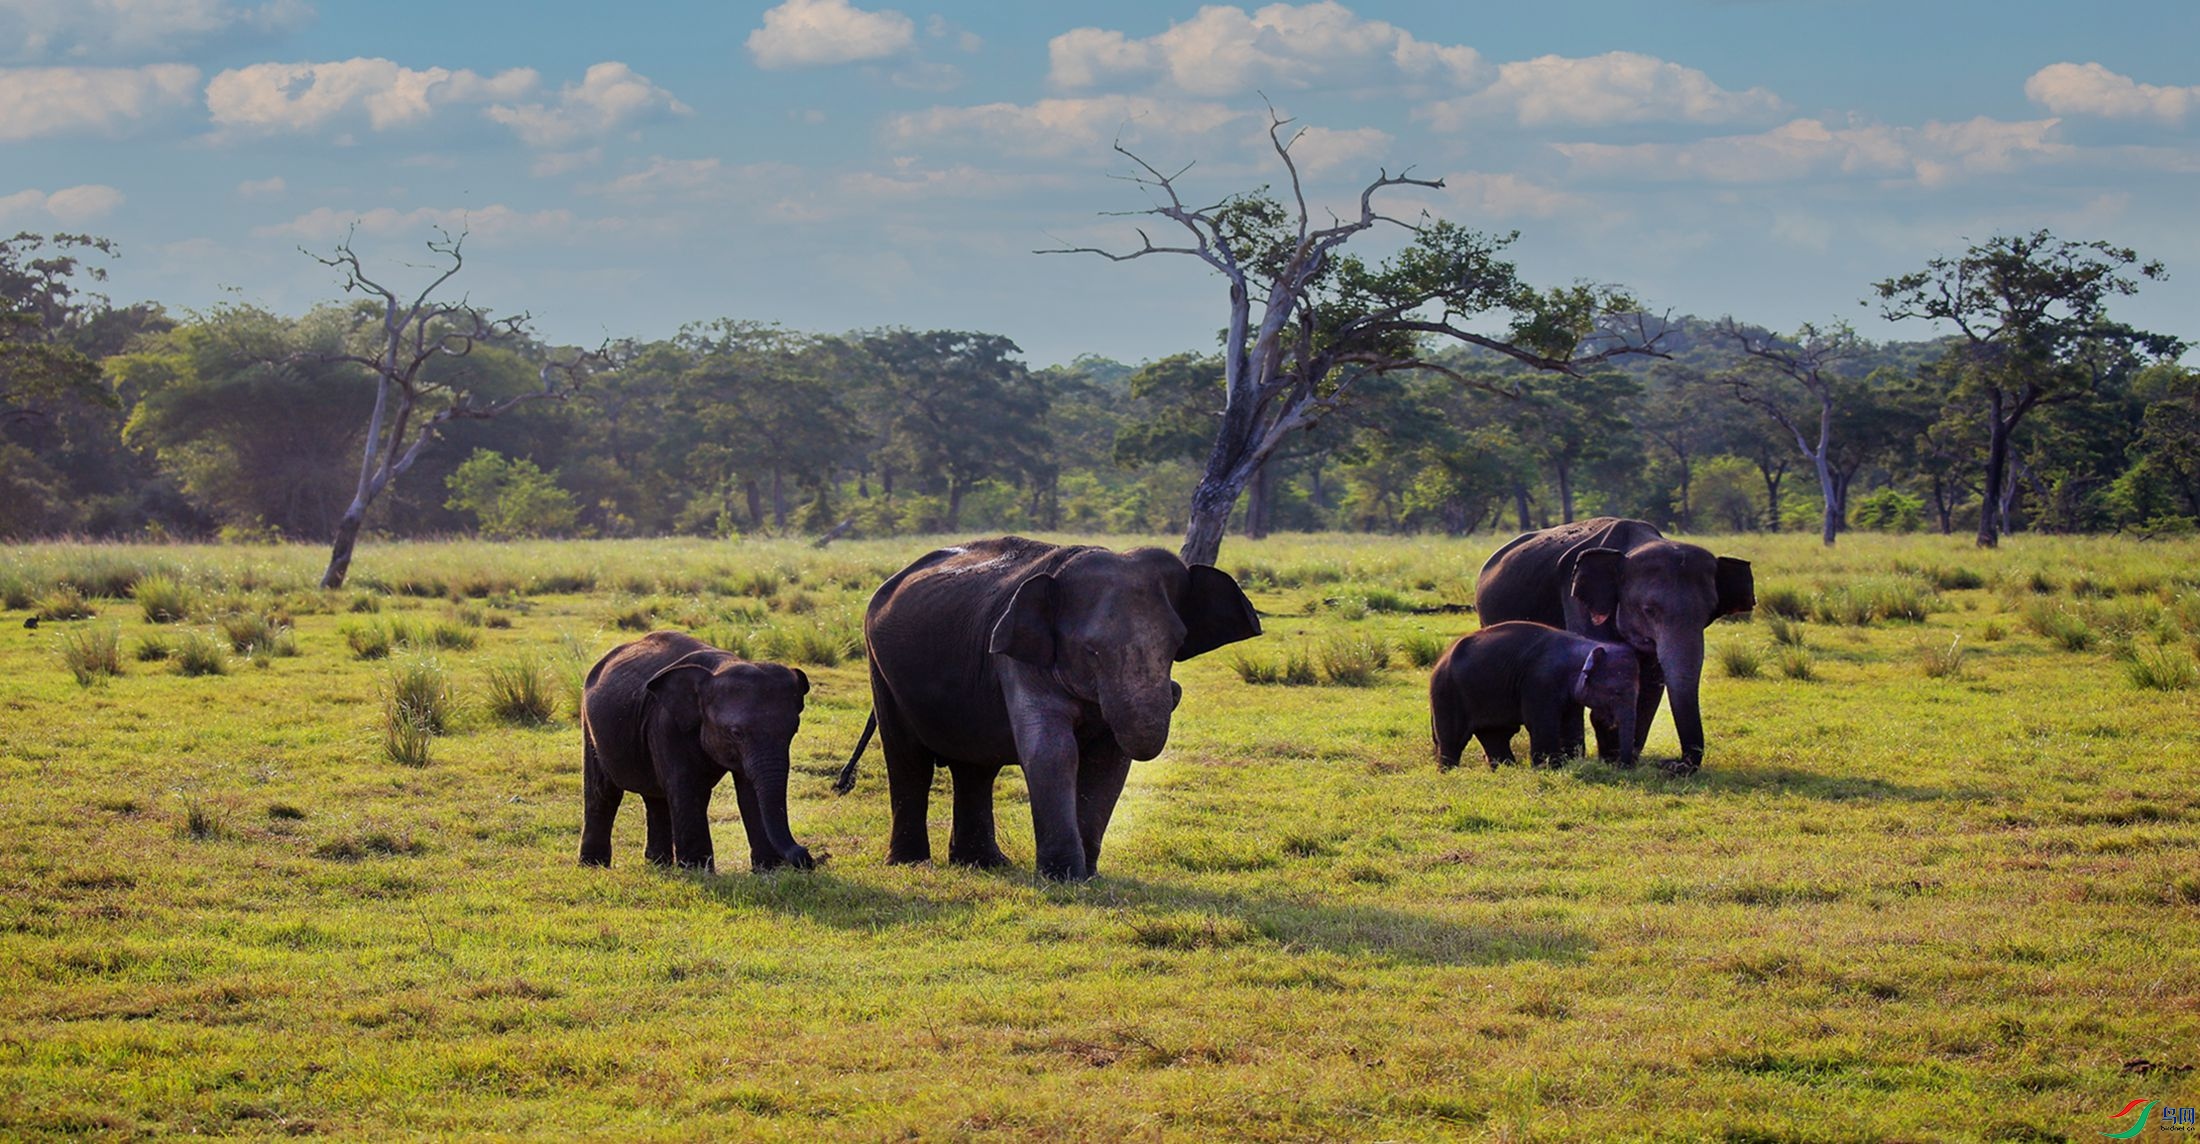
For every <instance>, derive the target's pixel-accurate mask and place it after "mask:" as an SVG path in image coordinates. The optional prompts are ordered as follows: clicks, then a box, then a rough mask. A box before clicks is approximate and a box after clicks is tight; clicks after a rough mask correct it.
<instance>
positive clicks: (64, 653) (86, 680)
mask: <svg viewBox="0 0 2200 1144" xmlns="http://www.w3.org/2000/svg"><path fill="white" fill-rule="evenodd" d="M59 643H60V648H61V662H62V663H63V664H64V665H66V666H67V667H68V669H69V674H71V675H73V676H75V677H76V685H77V686H78V687H90V686H91V685H93V684H95V683H104V682H106V681H107V680H108V679H111V678H113V677H114V676H117V675H121V674H122V625H120V624H104V625H92V626H86V627H82V628H77V629H75V630H73V631H68V632H63V633H62V634H61V638H60V641H59Z"/></svg>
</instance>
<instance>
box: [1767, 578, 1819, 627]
mask: <svg viewBox="0 0 2200 1144" xmlns="http://www.w3.org/2000/svg"><path fill="white" fill-rule="evenodd" d="M1757 610H1758V611H1760V612H1763V613H1765V614H1766V615H1768V616H1775V617H1778V618H1780V619H1783V620H1800V619H1802V618H1803V617H1804V616H1807V615H1809V614H1810V598H1809V597H1807V596H1805V595H1804V594H1803V590H1802V589H1800V588H1796V587H1793V586H1791V585H1787V584H1774V585H1770V586H1768V587H1766V588H1764V589H1763V590H1762V591H1760V592H1758V593H1757Z"/></svg>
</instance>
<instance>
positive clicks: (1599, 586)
mask: <svg viewBox="0 0 2200 1144" xmlns="http://www.w3.org/2000/svg"><path fill="white" fill-rule="evenodd" d="M1626 566H1627V554H1626V553H1624V552H1621V551H1620V550H1619V549H1617V548H1591V549H1589V550H1587V551H1585V552H1583V553H1582V554H1581V556H1580V558H1579V560H1578V561H1577V562H1576V563H1575V564H1574V582H1573V586H1572V591H1573V595H1574V599H1576V600H1579V601H1581V606H1582V607H1584V608H1587V609H1589V619H1590V620H1592V621H1593V622H1595V623H1599V624H1601V623H1603V622H1605V621H1606V620H1609V619H1611V618H1612V613H1613V612H1616V611H1618V610H1619V582H1620V578H1621V577H1622V576H1623V575H1624V574H1625V569H1626Z"/></svg>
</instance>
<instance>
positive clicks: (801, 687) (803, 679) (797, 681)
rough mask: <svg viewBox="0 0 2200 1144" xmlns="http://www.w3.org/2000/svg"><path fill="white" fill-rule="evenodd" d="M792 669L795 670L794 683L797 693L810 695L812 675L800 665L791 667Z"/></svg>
mask: <svg viewBox="0 0 2200 1144" xmlns="http://www.w3.org/2000/svg"><path fill="white" fill-rule="evenodd" d="M790 670H792V671H793V672H794V685H795V690H796V693H797V694H800V695H808V694H809V693H810V677H809V676H808V675H807V674H805V673H804V672H803V670H802V669H801V668H799V667H797V668H791V669H790Z"/></svg>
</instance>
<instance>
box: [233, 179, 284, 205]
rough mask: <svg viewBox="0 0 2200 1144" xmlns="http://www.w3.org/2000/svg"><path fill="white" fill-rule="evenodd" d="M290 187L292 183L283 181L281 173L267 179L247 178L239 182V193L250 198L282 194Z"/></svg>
mask: <svg viewBox="0 0 2200 1144" xmlns="http://www.w3.org/2000/svg"><path fill="white" fill-rule="evenodd" d="M289 189H290V185H289V184H288V183H285V182H283V177H282V176H281V175H276V176H274V177H272V178H267V179H246V180H245V181H244V182H241V183H238V184H237V193H238V194H240V195H243V196H244V197H246V198H248V199H250V198H259V197H262V196H275V195H280V194H282V193H283V192H285V191H287V190H289Z"/></svg>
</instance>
